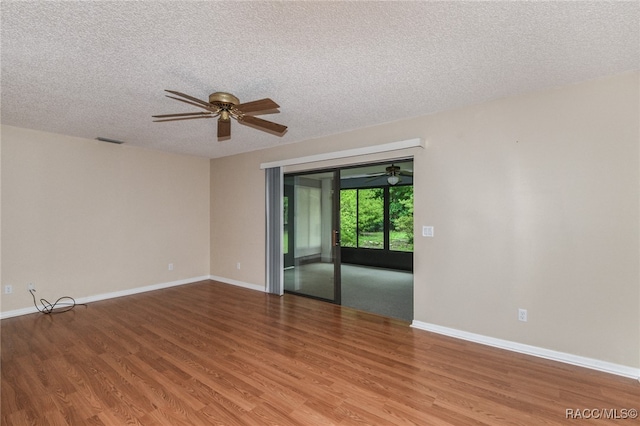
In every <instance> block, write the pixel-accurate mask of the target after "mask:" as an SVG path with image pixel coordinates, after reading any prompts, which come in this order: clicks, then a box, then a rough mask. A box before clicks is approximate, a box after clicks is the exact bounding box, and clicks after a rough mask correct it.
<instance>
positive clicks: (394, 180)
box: [387, 175, 400, 186]
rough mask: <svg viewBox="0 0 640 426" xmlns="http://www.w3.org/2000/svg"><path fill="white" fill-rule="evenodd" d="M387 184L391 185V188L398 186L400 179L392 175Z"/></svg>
mask: <svg viewBox="0 0 640 426" xmlns="http://www.w3.org/2000/svg"><path fill="white" fill-rule="evenodd" d="M387 182H389V185H391V186H393V185H396V184H397V183H398V182H400V177H399V176H396V175H391V176H389V177H388V178H387Z"/></svg>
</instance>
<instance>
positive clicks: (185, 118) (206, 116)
mask: <svg viewBox="0 0 640 426" xmlns="http://www.w3.org/2000/svg"><path fill="white" fill-rule="evenodd" d="M212 117H215V115H197V116H195V117H181V118H165V119H163V120H153V121H154V123H155V122H160V121H178V120H194V119H196V118H212Z"/></svg>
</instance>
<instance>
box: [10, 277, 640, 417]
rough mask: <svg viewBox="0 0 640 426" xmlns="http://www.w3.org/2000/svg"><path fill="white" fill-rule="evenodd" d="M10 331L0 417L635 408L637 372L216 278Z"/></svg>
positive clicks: (36, 317)
mask: <svg viewBox="0 0 640 426" xmlns="http://www.w3.org/2000/svg"><path fill="white" fill-rule="evenodd" d="M1 327H2V328H1V332H2V347H1V352H2V358H1V361H2V364H1V368H2V387H1V392H2V396H1V399H2V405H1V410H2V412H1V418H2V425H30V424H56V425H57V424H61V425H63V424H68V425H85V424H86V425H129V424H132V425H136V424H142V425H216V424H220V425H267V424H274V425H323V426H324V425H330V424H338V425H351V424H360V425H393V424H399V425H404V424H415V425H478V424H487V425H502V424H509V425H513V424H519V425H543V424H574V423H575V424H580V423H581V422H580V421H579V420H571V419H567V418H566V413H567V411H566V410H568V409H573V410H576V409H581V410H584V409H607V410H617V411H615V412H609V413H613V414H615V415H616V416H618V417H623V416H624V413H628V412H626V411H622V410H626V409H640V383H638V381H636V380H632V379H625V378H622V377H617V376H613V375H608V374H605V373H599V372H595V371H591V370H587V369H582V368H579V367H574V366H569V365H565V364H560V363H555V362H552V361H547V360H542V359H538V358H534V357H529V356H526V355H520V354H515V353H512V352H507V351H503V350H500V349H495V348H490V347H486V346H482V345H478V344H474V343H470V342H465V341H461V340H456V339H452V338H448V337H444V336H439V335H436V334H432V333H428V332H425V331H422V330H417V329H413V328H410V327H409V324H408V323H406V322H402V321H399V320H394V319H389V318H384V317H381V316H376V315H372V314H366V313H362V312H359V311H356V310H353V309H349V308H341V307H339V306H334V305H331V304H327V303H323V302H319V301H315V300H310V299H305V298H301V297H297V296H292V295H285V296H284V297H277V296H271V295H267V294H263V293H260V292H256V291H252V290H247V289H243V288H239V287H234V286H230V285H226V284H220V283H215V282H213V281H205V282H201V283H195V284H190V285H184V286H181V287H175V288H170V289H166V290H159V291H154V292H149V293H144V294H139V295H135V296H128V297H123V298H119V299H111V300H107V301H102V302H95V303H91V304H89V305H88V307H86V308H85V307H82V306H80V307H76V308H75V309H74V310H73V311H70V312H66V313H62V314H57V315H42V314H33V315H26V316H22V317H16V318H9V319H5V320H2V322H1ZM635 422H637V420H631V419H626V420H617V421H614V420H606V419H600V420H598V421H597V422H595V421H594V420H590V421H589V423H590V424H598V425H604V424H616V423H617V424H637V423H635Z"/></svg>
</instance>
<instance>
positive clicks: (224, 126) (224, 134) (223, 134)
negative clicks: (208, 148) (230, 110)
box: [218, 119, 231, 139]
mask: <svg viewBox="0 0 640 426" xmlns="http://www.w3.org/2000/svg"><path fill="white" fill-rule="evenodd" d="M229 136H231V120H222V119H218V139H221V138H228V137H229Z"/></svg>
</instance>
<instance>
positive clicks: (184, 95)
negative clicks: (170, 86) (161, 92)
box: [165, 90, 213, 107]
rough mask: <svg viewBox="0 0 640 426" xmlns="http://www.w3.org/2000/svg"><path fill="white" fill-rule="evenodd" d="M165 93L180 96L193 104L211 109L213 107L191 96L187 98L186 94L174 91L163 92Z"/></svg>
mask: <svg viewBox="0 0 640 426" xmlns="http://www.w3.org/2000/svg"><path fill="white" fill-rule="evenodd" d="M165 92H169V93H173V94H174V95H176V96H181V97H183V98H185V99H189V100H190V101H192V102H195V103H198V104H201V105H204V106H207V107H212V106H213V105H211V104H210V103H209V102H206V101H203V100H202V99H198V98H194V97H193V96H189V95H186V94H184V93H181V92H176V91H175V90H165ZM170 97H171V96H170ZM174 99H175V98H174Z"/></svg>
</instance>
